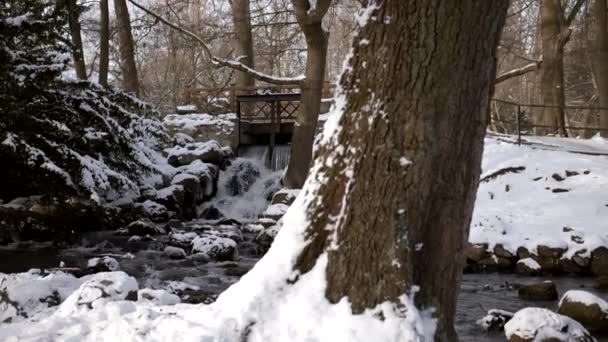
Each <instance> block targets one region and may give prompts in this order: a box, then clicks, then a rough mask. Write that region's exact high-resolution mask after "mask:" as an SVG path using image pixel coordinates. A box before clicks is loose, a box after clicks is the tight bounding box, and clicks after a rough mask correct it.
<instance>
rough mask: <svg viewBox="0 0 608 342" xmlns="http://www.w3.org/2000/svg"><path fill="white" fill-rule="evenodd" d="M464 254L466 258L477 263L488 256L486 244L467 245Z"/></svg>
mask: <svg viewBox="0 0 608 342" xmlns="http://www.w3.org/2000/svg"><path fill="white" fill-rule="evenodd" d="M464 253H465V255H466V258H467V259H468V260H470V261H473V262H479V261H481V260H483V259H485V258H487V257H489V256H490V253H489V252H488V245H487V244H471V243H468V244H467V247H466V249H465V252H464Z"/></svg>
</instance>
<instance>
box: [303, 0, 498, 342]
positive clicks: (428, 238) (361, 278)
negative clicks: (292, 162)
mask: <svg viewBox="0 0 608 342" xmlns="http://www.w3.org/2000/svg"><path fill="white" fill-rule="evenodd" d="M378 6H379V8H378V9H377V10H376V11H374V13H373V14H372V17H373V18H376V19H374V20H370V21H369V22H368V24H367V26H365V27H364V28H363V30H362V31H361V32H360V34H359V36H358V38H357V39H356V40H355V42H354V45H353V49H354V51H353V57H352V59H351V61H350V66H351V67H350V68H348V69H347V70H346V74H345V75H344V76H343V78H342V80H341V87H342V89H343V90H342V92H341V94H338V96H337V99H336V102H337V104H338V106H339V109H341V110H342V111H343V114H342V115H341V116H340V117H339V119H337V118H334V119H337V120H338V123H337V129H335V130H332V129H331V128H330V127H331V126H333V125H335V123H331V124H329V123H328V125H329V126H330V127H327V126H328V125H326V127H325V131H324V134H323V137H322V140H321V145H320V147H319V149H318V151H317V152H318V153H317V155H316V159H315V166H314V167H313V174H312V176H311V179H310V180H309V181H310V182H311V183H317V184H319V185H318V187H316V188H314V189H312V190H311V187H305V189H306V190H307V191H309V192H311V193H314V196H315V197H314V200H312V201H310V203H308V207H307V208H306V212H307V217H308V219H309V221H310V225H309V227H308V229H307V232H306V235H307V237H308V241H309V243H308V245H307V246H306V247H305V248H304V250H303V251H302V252H301V254H300V255H299V258H298V259H297V263H296V269H297V270H299V271H300V272H301V273H302V274H305V273H306V272H308V271H309V270H311V269H312V268H313V266H315V264H316V263H317V260H318V258H319V256H320V255H322V254H323V253H325V252H327V253H328V261H327V262H328V264H327V269H326V276H327V288H326V292H325V293H326V297H327V298H328V299H329V300H330V302H332V303H337V302H338V301H340V300H341V299H342V298H343V297H348V300H349V301H350V303H351V304H352V309H353V310H354V312H355V313H362V312H363V311H364V310H365V309H367V308H373V307H375V306H376V305H378V304H379V303H382V302H385V301H392V302H394V303H399V297H400V296H402V295H403V294H405V293H408V292H409V291H412V289H413V287H414V286H419V287H420V291H419V293H418V294H416V296H415V298H416V303H417V306H418V307H419V308H421V309H427V308H435V309H436V311H435V315H436V317H437V319H438V320H437V324H438V327H437V328H438V330H437V334H436V340H437V341H454V340H456V339H457V336H456V333H455V330H454V328H453V322H454V315H455V309H456V299H457V294H458V291H459V287H460V280H461V273H462V266H463V262H464V253H463V252H464V247H465V243H466V241H467V238H468V231H469V224H470V220H471V214H472V210H473V204H474V200H475V194H476V190H477V184H478V180H479V174H480V162H481V155H482V149H483V138H484V134H485V129H486V123H487V122H486V121H487V117H488V110H489V100H490V98H491V95H492V92H493V81H494V77H495V53H496V51H495V50H496V46H497V44H498V40H499V35H500V31H501V28H502V25H503V23H504V18H505V15H506V10H507V7H508V1H506V0H501V1H476V0H460V1H439V2H420V1H416V0H407V1H406V0H386V1H383V2H380V4H379V5H378ZM463 14H466V15H463ZM334 115H336V114H334ZM330 120H332V119H330Z"/></svg>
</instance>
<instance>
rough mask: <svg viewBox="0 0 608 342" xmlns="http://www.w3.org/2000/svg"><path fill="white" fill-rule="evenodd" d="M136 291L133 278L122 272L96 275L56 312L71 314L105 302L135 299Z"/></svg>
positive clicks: (136, 286)
mask: <svg viewBox="0 0 608 342" xmlns="http://www.w3.org/2000/svg"><path fill="white" fill-rule="evenodd" d="M138 289H139V286H138V285H137V281H136V280H135V278H133V277H131V276H129V275H128V274H126V273H124V272H122V271H118V272H102V273H96V274H94V275H93V276H92V277H91V278H89V279H88V280H86V281H85V282H84V283H83V284H82V285H80V287H78V289H77V290H76V291H74V292H73V293H72V294H71V295H70V296H69V297H68V298H67V299H66V300H65V301H64V302H63V303H62V304H61V306H60V307H59V310H58V312H60V313H61V314H64V315H65V314H71V313H74V312H76V311H79V310H81V309H82V308H88V309H91V308H93V307H95V306H96V305H102V304H103V303H105V302H107V301H116V300H126V299H135V298H136V295H137V290H138Z"/></svg>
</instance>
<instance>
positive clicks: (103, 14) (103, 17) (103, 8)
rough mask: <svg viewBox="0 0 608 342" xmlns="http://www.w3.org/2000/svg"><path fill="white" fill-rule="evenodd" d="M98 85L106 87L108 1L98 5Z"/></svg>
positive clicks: (108, 45) (108, 61)
mask: <svg viewBox="0 0 608 342" xmlns="http://www.w3.org/2000/svg"><path fill="white" fill-rule="evenodd" d="M99 12H100V15H99V21H100V26H99V84H101V85H102V86H104V87H107V86H108V68H109V65H110V15H109V9H108V0H100V3H99Z"/></svg>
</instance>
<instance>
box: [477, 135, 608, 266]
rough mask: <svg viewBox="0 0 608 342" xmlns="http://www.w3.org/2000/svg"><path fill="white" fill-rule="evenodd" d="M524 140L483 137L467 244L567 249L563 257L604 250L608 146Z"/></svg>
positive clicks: (597, 141)
mask: <svg viewBox="0 0 608 342" xmlns="http://www.w3.org/2000/svg"><path fill="white" fill-rule="evenodd" d="M524 139H525V142H526V143H525V144H522V145H521V146H518V145H517V144H515V143H514V142H515V139H514V137H512V136H501V135H492V136H489V137H488V138H486V142H485V151H484V156H483V162H482V181H481V183H480V185H479V190H478V192H477V201H476V203H475V210H474V214H473V219H472V224H471V231H470V237H469V241H470V242H471V243H487V244H488V245H489V249H492V248H493V247H494V246H495V245H496V244H502V245H503V247H504V248H505V249H507V250H508V251H510V252H511V253H513V254H515V253H516V251H517V248H518V247H526V248H527V249H528V250H529V251H530V252H532V253H535V252H536V248H537V247H538V246H539V245H545V246H547V247H556V248H562V249H567V251H566V253H565V256H566V257H571V256H573V255H574V254H575V253H576V252H579V255H581V256H588V255H589V253H590V252H591V251H592V250H594V249H595V248H597V247H599V246H608V196H607V194H608V141H607V140H605V139H602V138H599V137H596V138H593V139H587V140H579V139H566V138H555V137H525V138H524ZM598 154H599V155H598ZM506 168H510V170H509V171H507V172H505V173H504V174H498V175H496V176H495V177H490V176H491V175H492V174H494V173H495V172H498V171H500V170H503V169H506ZM484 177H488V178H489V179H486V180H484Z"/></svg>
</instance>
